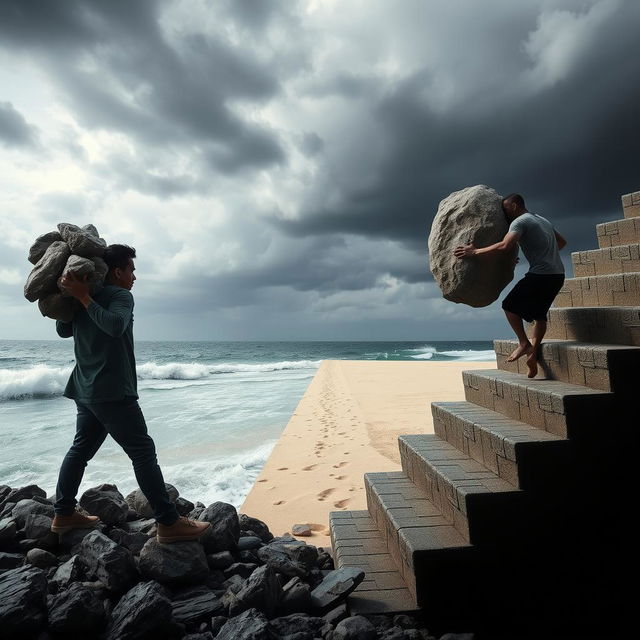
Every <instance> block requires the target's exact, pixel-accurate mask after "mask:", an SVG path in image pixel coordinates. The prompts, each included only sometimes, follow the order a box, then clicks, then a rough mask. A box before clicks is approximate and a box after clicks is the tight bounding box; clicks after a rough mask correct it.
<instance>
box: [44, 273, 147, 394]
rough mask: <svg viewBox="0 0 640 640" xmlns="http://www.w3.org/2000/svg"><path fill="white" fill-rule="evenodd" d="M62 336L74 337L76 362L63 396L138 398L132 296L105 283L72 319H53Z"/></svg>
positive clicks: (120, 288)
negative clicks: (88, 303) (69, 320)
mask: <svg viewBox="0 0 640 640" xmlns="http://www.w3.org/2000/svg"><path fill="white" fill-rule="evenodd" d="M56 331H57V332H58V335H59V336H60V337H61V338H70V337H71V336H73V343H74V353H75V358H76V364H75V367H74V368H73V371H72V372H71V377H70V378H69V382H68V383H67V386H66V387H65V390H64V393H63V395H65V396H66V397H67V398H72V399H74V400H78V401H79V402H86V403H91V402H113V401H115V400H122V399H124V398H125V397H134V398H137V397H138V381H137V376H136V359H135V355H134V352H133V295H131V292H130V291H128V290H127V289H123V288H122V287H118V286H115V285H107V286H105V287H103V288H102V289H100V291H98V292H97V293H96V294H95V295H94V296H93V302H91V304H90V305H89V306H88V307H87V308H86V309H84V308H82V309H81V310H79V311H78V312H77V313H76V314H75V316H74V318H73V320H72V321H71V322H61V321H60V320H58V321H57V322H56Z"/></svg>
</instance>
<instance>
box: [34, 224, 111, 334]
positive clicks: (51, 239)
mask: <svg viewBox="0 0 640 640" xmlns="http://www.w3.org/2000/svg"><path fill="white" fill-rule="evenodd" d="M106 247H107V243H106V241H105V240H104V238H101V237H100V234H99V233H98V230H97V229H96V228H95V227H94V226H93V225H92V224H87V225H85V226H84V227H78V226H77V225H75V224H69V223H68V222H62V223H60V224H59V225H58V230H57V231H50V232H49V233H45V234H43V235H41V236H38V237H37V238H36V241H35V242H34V243H33V244H32V245H31V248H30V249H29V256H28V260H29V262H31V264H33V265H35V266H34V267H33V269H32V270H31V273H30V274H29V277H28V278H27V282H26V284H25V285H24V297H25V298H26V299H27V300H29V302H35V301H36V300H37V301H38V308H39V309H40V313H42V315H43V316H46V317H48V318H53V319H54V320H63V321H64V322H70V321H71V320H72V319H73V316H74V314H75V312H76V311H77V309H78V308H79V307H78V302H77V300H75V299H74V298H72V297H71V296H69V295H67V294H66V293H65V292H64V291H63V289H62V288H61V287H60V278H61V277H62V276H63V274H64V273H66V272H67V271H73V272H74V273H76V274H77V275H78V276H79V277H81V278H82V277H84V276H85V275H87V276H89V287H90V292H91V293H95V292H96V291H97V289H98V288H99V287H101V286H102V284H103V282H104V278H105V276H106V275H107V271H108V267H107V263H106V262H105V261H104V260H103V259H102V256H103V255H104V251H105V249H106Z"/></svg>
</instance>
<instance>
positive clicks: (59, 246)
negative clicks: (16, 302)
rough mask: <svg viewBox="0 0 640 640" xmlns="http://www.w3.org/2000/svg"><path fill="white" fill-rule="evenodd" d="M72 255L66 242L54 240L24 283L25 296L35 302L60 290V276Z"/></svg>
mask: <svg viewBox="0 0 640 640" xmlns="http://www.w3.org/2000/svg"><path fill="white" fill-rule="evenodd" d="M70 255H71V250H70V249H69V247H68V245H67V243H66V242H61V241H57V242H52V243H51V244H50V245H49V246H48V247H47V250H46V251H45V253H44V255H43V256H42V258H40V260H38V262H37V263H36V266H35V267H33V269H32V270H31V273H30V274H29V277H28V278H27V282H26V284H25V285H24V297H25V298H26V299H27V300H28V301H29V302H35V301H36V300H38V298H43V297H44V296H46V295H48V294H50V293H56V292H57V291H58V287H57V282H58V276H59V275H60V274H61V273H62V269H64V265H65V264H67V260H68V259H69V256H70Z"/></svg>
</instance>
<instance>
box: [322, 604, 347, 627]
mask: <svg viewBox="0 0 640 640" xmlns="http://www.w3.org/2000/svg"><path fill="white" fill-rule="evenodd" d="M322 617H323V618H324V619H325V620H326V621H327V622H328V623H330V624H332V625H333V626H334V627H335V626H336V625H337V624H338V622H340V621H341V620H344V619H345V618H348V617H349V609H348V608H347V605H346V603H344V602H341V603H340V604H339V605H338V606H337V607H334V608H333V609H331V610H330V611H327V613H325V614H324V615H323V616H322Z"/></svg>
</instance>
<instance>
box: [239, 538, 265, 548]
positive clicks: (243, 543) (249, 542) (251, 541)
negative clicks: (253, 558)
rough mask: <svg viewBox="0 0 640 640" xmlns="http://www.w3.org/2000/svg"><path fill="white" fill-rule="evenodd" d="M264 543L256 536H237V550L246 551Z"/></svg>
mask: <svg viewBox="0 0 640 640" xmlns="http://www.w3.org/2000/svg"><path fill="white" fill-rule="evenodd" d="M263 544H264V543H263V542H262V540H261V539H260V538H258V536H240V538H238V551H248V550H250V549H258V548H259V547H261V546H262V545H263Z"/></svg>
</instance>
